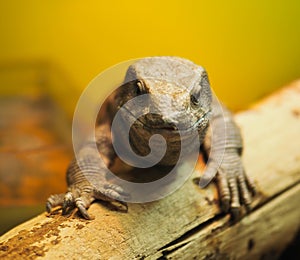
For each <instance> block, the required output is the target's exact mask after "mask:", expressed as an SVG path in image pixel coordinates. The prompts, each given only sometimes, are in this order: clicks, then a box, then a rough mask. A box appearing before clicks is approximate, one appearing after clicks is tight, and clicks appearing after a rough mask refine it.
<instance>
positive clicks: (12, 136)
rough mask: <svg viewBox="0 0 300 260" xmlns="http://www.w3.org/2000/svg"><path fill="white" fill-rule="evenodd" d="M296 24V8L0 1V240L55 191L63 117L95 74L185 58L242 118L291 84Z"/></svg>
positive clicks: (64, 147) (299, 25)
mask: <svg viewBox="0 0 300 260" xmlns="http://www.w3.org/2000/svg"><path fill="white" fill-rule="evenodd" d="M299 17H300V2H299V1H297V0H287V1H278V0H273V1H259V0H253V1H248V2H246V1H244V2H241V1H237V0H233V1H198V0H197V1H196V0H193V1H192V0H186V1H179V0H173V1H168V0H166V1H158V0H152V1H151V2H142V1H137V0H128V1H121V0H115V1H99V0H87V1H79V0H72V1H71V0H60V1H58V0H51V1H49V0H44V1H38V0H27V1H17V0H11V1H4V0H2V1H0V31H1V35H0V37H1V40H0V234H1V233H3V232H4V231H5V230H8V229H9V228H11V227H12V226H14V225H16V224H17V223H19V222H21V221H23V220H24V219H26V218H29V217H30V216H33V215H34V214H37V213H39V212H42V211H43V210H44V202H45V200H46V198H47V197H48V196H49V195H50V194H52V193H59V192H64V191H65V189H66V184H65V169H66V167H67V164H68V161H69V160H70V158H71V157H72V146H71V139H70V138H71V130H70V123H71V119H72V114H73V110H74V107H75V105H76V102H77V99H78V98H79V96H80V94H81V92H82V90H83V89H84V88H85V87H86V86H87V84H88V83H89V82H90V81H91V80H92V79H93V78H94V77H95V76H96V75H97V74H99V73H100V72H101V71H103V70H105V69H106V68H108V67H110V66H113V65H114V64H116V63H119V62H122V61H124V60H128V59H133V58H140V57H144V56H154V55H175V56H181V57H185V58H187V59H190V60H192V61H194V62H195V63H197V64H200V65H202V66H204V67H206V69H207V71H208V73H209V76H210V81H211V85H212V87H213V89H214V91H215V92H216V93H217V96H218V97H219V98H220V99H221V100H222V101H223V102H224V103H225V104H227V106H229V107H230V108H231V109H233V110H235V111H237V110H241V109H246V108H247V107H248V106H249V105H250V104H251V103H253V102H255V101H256V100H259V99H260V98H261V97H263V96H265V95H267V94H269V93H271V92H273V91H275V90H276V89H278V88H280V87H281V86H283V85H285V84H287V83H289V82H291V81H293V80H295V79H297V78H300V47H299V46H300V19H299ZM103 88H105V86H103Z"/></svg>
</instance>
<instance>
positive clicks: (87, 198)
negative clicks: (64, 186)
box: [46, 182, 130, 220]
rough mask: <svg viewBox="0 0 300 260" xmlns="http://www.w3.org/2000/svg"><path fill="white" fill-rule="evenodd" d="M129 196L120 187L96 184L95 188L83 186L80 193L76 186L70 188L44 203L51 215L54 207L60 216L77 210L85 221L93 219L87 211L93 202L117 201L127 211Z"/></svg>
mask: <svg viewBox="0 0 300 260" xmlns="http://www.w3.org/2000/svg"><path fill="white" fill-rule="evenodd" d="M129 197H130V195H129V194H128V193H126V192H125V191H124V190H123V188H122V187H120V186H118V185H115V184H112V183H108V182H104V183H100V184H99V183H98V184H97V187H92V186H89V187H87V186H85V189H84V191H82V190H81V189H80V188H79V187H78V186H70V187H69V191H68V192H67V193H66V194H57V195H51V196H50V197H49V198H48V200H47V202H46V210H47V212H48V213H51V211H52V210H53V208H54V207H57V206H59V207H60V208H61V209H62V215H66V214H67V212H68V211H69V210H72V209H74V208H77V209H78V210H79V212H80V214H81V215H82V216H83V217H84V218H85V219H87V220H90V219H93V217H91V216H90V215H89V214H88V212H87V209H88V208H89V206H90V205H91V203H92V202H93V201H94V200H103V201H110V202H114V201H117V202H118V203H120V204H121V205H123V206H125V207H126V211H127V209H128V206H127V203H126V202H125V201H126V200H128V198H129Z"/></svg>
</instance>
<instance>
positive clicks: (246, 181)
mask: <svg viewBox="0 0 300 260" xmlns="http://www.w3.org/2000/svg"><path fill="white" fill-rule="evenodd" d="M216 182H217V185H218V190H219V196H220V201H221V208H222V210H223V211H224V212H228V211H230V212H231V215H232V218H233V219H234V220H236V219H238V218H239V217H240V214H241V204H242V205H244V206H245V208H246V210H247V212H249V211H250V210H251V202H252V196H254V195H255V194H256V188H255V185H254V183H253V182H252V180H250V178H249V177H248V176H247V175H246V173H245V171H244V167H243V165H242V162H241V159H240V157H239V155H238V154H236V153H234V154H229V155H226V156H225V158H224V160H223V163H222V164H221V166H220V168H219V169H218V173H217V175H216Z"/></svg>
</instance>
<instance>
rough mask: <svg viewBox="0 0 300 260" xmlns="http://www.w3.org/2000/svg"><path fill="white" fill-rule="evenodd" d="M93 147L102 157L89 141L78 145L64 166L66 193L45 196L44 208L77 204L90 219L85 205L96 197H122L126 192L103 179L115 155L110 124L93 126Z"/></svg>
mask: <svg viewBox="0 0 300 260" xmlns="http://www.w3.org/2000/svg"><path fill="white" fill-rule="evenodd" d="M95 133H96V142H97V148H98V150H99V151H101V156H102V159H103V161H101V160H99V152H98V150H96V149H95V148H94V146H93V145H92V144H91V142H87V143H85V144H84V145H83V147H82V148H81V149H80V151H79V154H78V155H77V159H74V160H73V161H72V162H71V163H70V165H69V167H68V170H67V184H68V191H67V193H66V194H58V195H52V196H50V197H49V198H48V200H47V203H46V209H47V211H48V212H51V210H52V208H54V207H56V206H61V207H62V210H63V214H65V213H66V212H67V210H68V209H70V208H75V207H76V208H78V210H79V211H80V213H81V214H82V216H83V217H84V218H86V219H91V217H90V215H89V214H88V213H87V210H86V209H87V208H88V207H89V206H90V204H91V203H92V202H93V201H94V200H96V199H99V200H105V201H114V200H117V201H120V202H121V203H122V201H123V200H124V198H126V196H127V194H125V192H124V191H123V189H122V188H121V187H119V186H117V185H114V184H112V183H109V182H108V181H107V180H106V172H107V169H108V167H109V166H111V165H112V164H113V162H114V159H115V154H114V150H113V147H112V144H111V137H110V128H109V126H108V124H102V125H100V126H98V127H97V128H96V131H95Z"/></svg>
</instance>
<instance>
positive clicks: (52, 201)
mask: <svg viewBox="0 0 300 260" xmlns="http://www.w3.org/2000/svg"><path fill="white" fill-rule="evenodd" d="M64 196H65V194H63V193H61V194H54V195H51V196H50V197H49V198H48V200H47V202H46V211H47V212H48V213H51V211H52V209H53V208H55V207H57V206H62V205H63V201H64Z"/></svg>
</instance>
